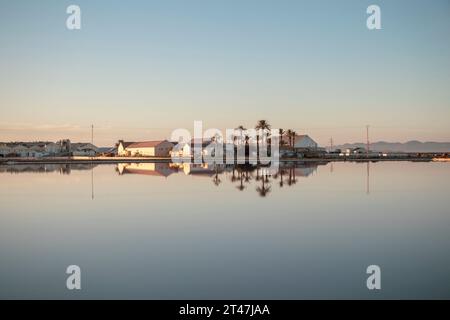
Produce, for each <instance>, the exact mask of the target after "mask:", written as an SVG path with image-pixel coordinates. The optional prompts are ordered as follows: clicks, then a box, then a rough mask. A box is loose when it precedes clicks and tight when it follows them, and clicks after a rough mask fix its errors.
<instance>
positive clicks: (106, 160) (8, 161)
mask: <svg viewBox="0 0 450 320" xmlns="http://www.w3.org/2000/svg"><path fill="white" fill-rule="evenodd" d="M188 160H190V159H184V161H183V160H182V161H180V163H183V162H188ZM263 160H264V159H263ZM278 161H279V162H282V163H283V162H378V161H411V162H449V161H450V159H447V158H442V159H441V158H432V157H390V158H389V157H383V158H375V157H372V158H357V157H354V158H353V157H341V158H335V157H328V158H327V157H324V158H284V159H279V160H278ZM207 162H208V161H207V160H204V161H203V163H207ZM235 162H236V160H235ZM76 163H98V164H118V163H175V162H173V161H172V159H171V158H167V157H154V158H149V157H71V158H67V157H64V158H63V157H54V158H45V159H39V158H4V159H0V165H20V164H76ZM176 163H179V162H176ZM224 163H225V161H224Z"/></svg>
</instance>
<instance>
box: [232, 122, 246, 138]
mask: <svg viewBox="0 0 450 320" xmlns="http://www.w3.org/2000/svg"><path fill="white" fill-rule="evenodd" d="M234 130H237V131H239V133H240V137H241V139H242V132H244V131H245V130H247V129H246V128H245V127H244V126H243V125H240V126H238V127H237V128H235V129H234ZM234 138H235V141H236V136H235V137H234Z"/></svg>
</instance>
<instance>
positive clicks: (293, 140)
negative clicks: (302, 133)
mask: <svg viewBox="0 0 450 320" xmlns="http://www.w3.org/2000/svg"><path fill="white" fill-rule="evenodd" d="M291 134H292V148H293V147H294V146H295V136H296V135H297V132H295V131H294V130H292V133H291Z"/></svg>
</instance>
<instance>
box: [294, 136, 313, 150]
mask: <svg viewBox="0 0 450 320" xmlns="http://www.w3.org/2000/svg"><path fill="white" fill-rule="evenodd" d="M318 147H319V145H318V144H317V142H315V141H314V140H313V139H311V137H310V136H308V135H307V134H304V135H296V136H295V138H294V148H295V149H317V148H318Z"/></svg>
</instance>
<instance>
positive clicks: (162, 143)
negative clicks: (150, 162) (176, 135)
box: [117, 140, 173, 157]
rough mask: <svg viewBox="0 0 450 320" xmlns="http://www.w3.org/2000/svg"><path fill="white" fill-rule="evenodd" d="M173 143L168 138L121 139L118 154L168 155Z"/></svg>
mask: <svg viewBox="0 0 450 320" xmlns="http://www.w3.org/2000/svg"><path fill="white" fill-rule="evenodd" d="M172 148H173V144H172V143H170V142H169V141H167V140H158V141H143V142H124V141H122V140H120V141H119V143H118V146H117V154H118V155H119V156H144V157H168V156H169V154H170V151H172Z"/></svg>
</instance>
